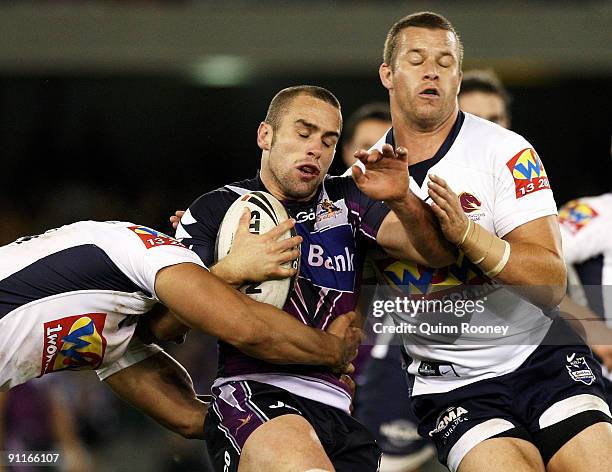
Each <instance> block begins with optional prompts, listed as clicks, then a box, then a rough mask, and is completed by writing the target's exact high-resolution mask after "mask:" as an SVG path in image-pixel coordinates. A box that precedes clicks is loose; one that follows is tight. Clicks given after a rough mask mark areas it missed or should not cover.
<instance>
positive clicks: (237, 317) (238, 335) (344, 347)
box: [155, 263, 361, 370]
mask: <svg viewBox="0 0 612 472" xmlns="http://www.w3.org/2000/svg"><path fill="white" fill-rule="evenodd" d="M155 292H156V293H157V296H158V297H159V299H160V301H161V302H162V303H163V304H164V305H166V306H167V307H168V308H169V309H170V310H171V311H172V312H173V313H175V314H176V316H177V317H178V318H179V319H180V320H181V321H183V322H184V323H185V324H187V325H188V326H190V327H192V328H196V329H200V330H202V331H204V332H206V333H208V334H210V335H212V336H216V337H218V338H219V339H221V340H223V341H225V342H227V343H229V344H232V345H233V346H235V347H237V348H238V349H240V350H241V351H243V352H244V353H246V354H248V355H250V356H253V357H257V358H260V359H263V360H265V361H267V362H273V363H279V364H310V365H325V366H329V367H332V368H334V369H337V370H341V369H342V368H343V366H345V365H346V364H347V363H348V362H350V360H352V359H353V357H354V354H355V350H356V348H357V346H358V345H359V342H360V337H361V331H360V330H359V329H357V328H352V327H350V324H351V322H352V320H353V317H354V315H344V316H341V317H339V318H337V319H336V320H334V322H333V323H332V325H331V326H330V328H329V329H328V330H327V332H324V331H321V330H318V329H314V328H310V327H308V326H306V325H304V324H303V323H300V322H299V321H297V320H296V319H295V318H293V317H292V316H291V315H289V314H287V313H285V312H283V311H281V310H279V309H277V308H275V307H273V306H271V305H268V304H264V303H259V302H256V301H254V300H252V299H250V298H249V297H247V296H246V295H243V294H241V293H239V292H237V291H235V290H232V289H231V288H230V287H228V286H227V285H226V284H225V283H224V282H222V281H221V280H219V279H217V278H216V277H215V276H213V275H211V274H210V273H209V272H208V271H206V270H205V269H203V268H202V267H199V266H198V265H196V264H191V263H183V264H176V265H173V266H169V267H166V268H164V269H161V270H160V271H159V272H158V273H157V276H156V279H155Z"/></svg>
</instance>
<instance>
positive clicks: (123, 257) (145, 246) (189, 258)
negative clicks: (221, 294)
mask: <svg viewBox="0 0 612 472" xmlns="http://www.w3.org/2000/svg"><path fill="white" fill-rule="evenodd" d="M112 238H113V240H112V241H110V242H109V243H110V245H112V246H111V247H112V249H111V252H110V254H111V257H112V258H113V261H114V262H115V263H116V264H117V265H118V266H119V268H120V269H121V271H122V272H123V273H124V274H125V275H126V276H127V277H128V278H130V279H131V280H132V281H133V282H134V283H135V284H136V285H137V286H138V287H140V288H141V289H142V290H143V292H145V293H147V294H149V295H150V296H151V297H153V298H154V299H156V300H158V298H157V295H156V294H155V277H156V275H157V272H159V271H160V270H161V269H163V268H164V267H169V266H172V265H176V264H181V263H185V262H190V263H193V264H197V265H199V266H201V267H204V268H206V266H205V265H204V264H203V263H202V261H201V260H200V258H199V257H198V256H197V255H196V254H195V253H194V252H193V251H190V250H189V249H187V248H186V247H185V246H184V245H183V244H182V243H180V242H179V241H177V240H176V239H174V238H171V237H170V236H167V235H165V234H164V233H160V232H159V231H156V230H154V229H152V228H148V227H146V226H139V225H134V224H130V223H127V224H125V225H121V226H120V227H117V228H116V231H115V232H113V234H112Z"/></svg>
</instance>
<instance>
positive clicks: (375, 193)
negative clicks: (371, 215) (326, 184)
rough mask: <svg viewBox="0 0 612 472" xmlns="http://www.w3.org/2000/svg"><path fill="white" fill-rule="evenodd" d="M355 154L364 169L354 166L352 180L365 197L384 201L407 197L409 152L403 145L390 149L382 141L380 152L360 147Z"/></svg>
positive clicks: (389, 146) (388, 145)
mask: <svg viewBox="0 0 612 472" xmlns="http://www.w3.org/2000/svg"><path fill="white" fill-rule="evenodd" d="M354 155H355V157H356V158H357V159H359V160H360V161H361V163H362V164H363V165H364V167H365V169H366V171H365V172H363V171H362V170H361V168H360V167H358V166H353V168H352V172H353V180H354V181H355V183H356V184H357V187H359V189H360V190H361V191H362V192H363V193H365V194H366V195H367V196H368V197H370V198H371V199H373V200H382V201H386V202H390V201H393V200H403V199H404V198H406V197H407V195H408V184H409V174H408V152H407V151H406V149H405V148H403V147H398V148H397V149H393V146H391V145H390V144H385V145H384V146H383V147H382V152H380V151H377V150H372V151H370V152H368V151H364V150H360V151H357V152H355V154H354Z"/></svg>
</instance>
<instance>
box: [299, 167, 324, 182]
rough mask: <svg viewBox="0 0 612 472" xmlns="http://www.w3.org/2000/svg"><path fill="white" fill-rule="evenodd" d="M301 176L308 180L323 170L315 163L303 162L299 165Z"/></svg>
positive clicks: (314, 177)
mask: <svg viewBox="0 0 612 472" xmlns="http://www.w3.org/2000/svg"><path fill="white" fill-rule="evenodd" d="M297 170H298V172H299V174H300V177H301V178H303V179H306V180H310V179H316V178H317V177H318V176H319V174H320V173H321V171H320V170H319V168H318V167H317V166H316V165H314V164H302V165H299V166H297Z"/></svg>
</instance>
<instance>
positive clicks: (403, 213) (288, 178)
mask: <svg viewBox="0 0 612 472" xmlns="http://www.w3.org/2000/svg"><path fill="white" fill-rule="evenodd" d="M330 95H331V93H330V92H328V91H326V90H325V89H321V88H320V87H314V86H296V87H290V88H288V89H284V90H282V91H280V92H279V93H278V94H277V95H276V96H275V97H274V98H273V99H272V102H271V104H270V107H269V111H268V114H267V118H266V120H265V121H263V122H261V123H260V125H259V128H258V131H257V144H258V146H259V148H260V149H261V151H262V152H261V170H260V172H259V173H258V175H257V176H256V177H255V178H253V179H249V180H244V181H241V182H236V183H233V184H230V185H226V186H225V187H223V188H220V189H217V190H214V191H212V192H209V193H207V194H205V195H203V196H201V197H200V198H199V199H197V200H196V201H195V202H194V203H193V204H192V205H191V206H190V207H189V209H188V210H187V212H186V213H185V214H184V215H183V216H182V218H181V222H180V226H179V228H178V229H177V233H176V234H177V237H179V238H181V240H182V242H183V243H184V244H186V245H188V246H189V247H190V248H192V249H193V250H194V251H195V252H196V253H197V254H198V255H199V256H200V258H201V259H202V261H203V262H204V263H205V264H211V263H212V262H214V257H215V255H214V248H215V240H216V236H217V231H218V228H219V225H220V224H221V221H222V219H223V217H224V215H225V213H226V211H227V209H228V208H229V207H230V205H231V204H232V203H233V202H234V201H235V200H236V199H237V198H238V197H239V196H240V195H243V194H246V193H249V192H253V191H261V190H264V191H267V192H269V193H271V194H272V195H273V196H274V197H276V198H277V199H279V200H280V201H281V202H282V203H283V205H284V206H285V208H286V210H287V212H288V213H289V215H290V216H291V217H292V218H294V219H295V221H296V230H297V232H298V234H299V238H300V239H299V240H296V241H297V243H296V242H294V243H293V245H291V246H290V247H283V248H282V250H281V251H279V254H278V257H277V258H276V259H275V260H276V261H277V263H276V266H272V267H271V268H270V269H269V271H265V270H262V269H261V267H262V265H263V264H262V262H261V259H262V253H263V255H264V258H267V257H268V256H270V257H271V258H272V259H274V256H273V255H271V253H273V252H274V251H275V249H274V243H275V242H274V241H272V242H269V243H267V244H265V245H259V243H258V241H259V240H260V239H261V237H265V235H259V236H256V235H248V234H247V235H244V236H245V238H248V239H250V241H249V243H248V244H247V243H243V241H242V240H240V241H239V240H238V239H235V240H234V242H233V246H232V250H231V252H230V253H229V255H228V256H226V257H225V258H223V259H221V260H220V261H218V263H216V264H215V265H213V266H212V268H211V270H212V272H213V273H215V274H216V275H218V276H220V277H221V278H223V279H224V280H226V281H227V282H229V283H232V284H234V285H241V284H243V283H245V282H260V281H262V280H266V279H267V278H269V277H270V276H277V277H286V276H287V275H291V274H286V273H285V274H283V273H279V272H278V266H280V265H281V264H282V261H287V260H292V259H294V258H295V256H296V254H295V252H294V251H295V249H294V247H293V246H295V245H296V244H300V243H301V244H300V247H301V263H300V271H299V275H298V277H297V279H296V282H295V286H294V289H293V291H292V293H291V294H290V295H289V297H288V300H287V302H286V304H285V306H284V309H285V310H286V311H288V312H289V313H291V314H293V316H294V317H295V318H297V319H298V320H299V321H301V322H302V323H304V324H307V325H309V326H312V327H316V328H320V329H323V328H324V327H325V326H327V324H328V323H329V322H331V321H332V320H334V319H335V318H336V317H337V316H338V315H339V314H341V313H344V312H345V311H349V310H352V309H353V308H354V306H355V303H356V300H357V296H358V292H359V288H360V280H359V275H360V273H361V266H362V264H363V259H364V255H365V251H366V249H367V248H368V247H370V246H372V245H374V244H378V245H380V246H381V247H383V248H384V250H385V251H387V252H388V253H389V254H396V255H397V256H399V257H407V258H409V259H412V260H417V261H420V262H422V263H427V264H433V265H444V264H446V263H448V262H449V261H450V260H452V258H453V255H452V252H451V250H450V245H448V243H446V242H445V240H444V238H443V237H441V235H440V233H439V231H437V229H436V227H435V225H433V221H434V218H435V217H433V214H431V213H430V212H429V208H428V207H427V205H424V204H423V203H422V202H421V201H420V200H419V199H418V198H416V197H415V196H414V195H413V194H412V193H411V192H410V191H409V189H408V187H407V184H408V175H407V168H406V164H405V157H406V156H405V154H404V153H402V152H400V153H399V155H398V156H397V157H394V158H384V159H377V160H375V161H372V162H370V161H367V162H365V163H364V164H365V168H366V169H367V172H366V173H365V174H364V173H361V174H359V173H358V174H357V175H356V177H355V179H354V180H353V179H352V178H351V177H330V176H328V175H327V172H328V169H329V167H330V165H331V162H332V159H333V156H334V153H335V148H336V143H337V141H338V138H339V136H340V130H341V128H342V116H341V113H340V106H339V104H338V103H337V100H333V99H329V96H330ZM332 96H333V95H332ZM398 180H399V181H401V182H403V184H402V183H400V184H398V183H397V182H398ZM392 184H394V185H392ZM382 200H384V201H385V203H384V204H383V203H382V202H381V201H382ZM390 210H392V211H390ZM416 227H419V231H414V228H416ZM254 248H258V249H254ZM259 248H261V251H260V250H259ZM400 254H401V255H400ZM426 261H427V262H426ZM219 351H220V361H219V366H220V369H219V375H218V378H217V379H216V380H215V383H214V385H213V389H212V391H213V395H214V397H215V400H214V402H213V404H212V407H211V409H210V414H209V415H208V417H207V420H206V432H207V437H208V438H209V439H208V441H207V446H208V448H209V450H210V453H211V454H210V455H211V457H212V458H213V461H214V462H215V465H216V467H217V468H218V469H219V470H230V471H236V470H238V467H240V470H241V472H242V471H262V470H266V471H274V470H283V471H284V470H312V469H316V470H346V471H349V470H350V471H351V472H353V471H354V472H359V471H375V470H377V468H378V461H379V456H380V450H379V448H378V446H377V445H376V443H375V441H374V439H373V438H372V436H371V435H370V434H369V433H368V431H367V430H366V429H365V428H364V427H363V426H362V425H361V424H360V423H358V422H357V421H356V420H355V419H353V418H352V417H351V416H350V413H349V412H350V404H351V392H350V391H349V389H347V388H346V385H344V383H343V382H340V380H339V378H338V376H337V375H334V374H333V373H332V372H330V371H329V370H325V369H317V368H311V367H306V368H300V369H298V368H295V367H294V366H280V367H279V366H273V365H270V364H267V363H263V362H259V361H256V360H255V359H253V358H251V357H248V356H245V355H243V354H241V353H239V352H238V351H237V350H235V349H233V348H231V347H230V346H227V345H226V344H224V343H220V346H219Z"/></svg>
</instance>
